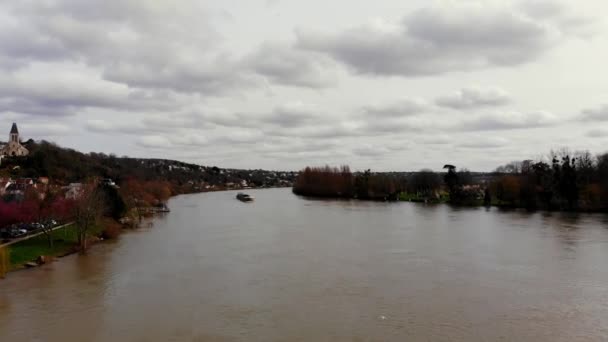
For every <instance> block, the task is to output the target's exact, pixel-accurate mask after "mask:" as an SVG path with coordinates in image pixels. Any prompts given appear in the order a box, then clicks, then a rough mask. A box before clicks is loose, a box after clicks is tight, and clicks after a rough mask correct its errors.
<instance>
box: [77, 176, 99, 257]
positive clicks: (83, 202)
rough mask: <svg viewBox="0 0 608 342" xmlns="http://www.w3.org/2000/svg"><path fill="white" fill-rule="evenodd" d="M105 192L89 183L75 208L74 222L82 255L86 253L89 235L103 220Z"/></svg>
mask: <svg viewBox="0 0 608 342" xmlns="http://www.w3.org/2000/svg"><path fill="white" fill-rule="evenodd" d="M103 204H104V199H103V192H102V191H101V190H100V189H99V187H98V186H97V184H94V183H89V184H86V185H85V186H84V188H83V191H82V194H81V196H80V198H79V199H78V200H77V201H76V203H75V207H74V220H75V222H74V223H75V224H76V232H77V235H78V245H79V247H80V251H81V252H82V253H85V252H86V249H87V239H88V234H89V232H90V230H91V229H93V228H94V227H95V226H96V225H97V224H98V223H99V220H100V219H101V216H102V214H103V212H104V208H103Z"/></svg>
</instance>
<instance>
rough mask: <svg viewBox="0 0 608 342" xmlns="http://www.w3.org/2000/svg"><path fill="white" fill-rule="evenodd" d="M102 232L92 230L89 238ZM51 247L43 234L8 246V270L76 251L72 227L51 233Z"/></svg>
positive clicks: (100, 230)
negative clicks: (40, 257) (40, 259)
mask: <svg viewBox="0 0 608 342" xmlns="http://www.w3.org/2000/svg"><path fill="white" fill-rule="evenodd" d="M102 230H103V227H102V226H99V227H96V228H95V229H93V230H92V231H91V232H90V234H91V236H98V235H99V234H101V232H102ZM52 234H53V247H49V244H48V238H47V236H46V235H45V234H41V235H38V236H35V237H33V238H31V239H27V240H24V241H21V242H18V243H16V244H14V245H10V246H8V247H6V248H8V253H9V258H10V259H9V260H10V270H16V269H20V268H23V267H24V265H25V264H26V263H28V262H32V261H35V260H36V259H37V258H38V257H39V256H41V255H44V256H47V257H59V256H64V255H67V254H71V253H73V252H75V251H76V250H77V246H78V236H77V234H76V227H75V226H74V225H70V226H67V227H65V228H61V229H58V230H55V231H53V232H52Z"/></svg>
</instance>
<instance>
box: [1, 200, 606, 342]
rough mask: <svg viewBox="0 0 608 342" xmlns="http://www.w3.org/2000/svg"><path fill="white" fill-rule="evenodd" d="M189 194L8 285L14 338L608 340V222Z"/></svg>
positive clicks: (5, 321)
mask: <svg viewBox="0 0 608 342" xmlns="http://www.w3.org/2000/svg"><path fill="white" fill-rule="evenodd" d="M251 194H252V195H254V196H255V197H256V202H254V203H251V204H245V203H241V202H239V201H237V200H235V199H234V196H235V193H232V192H220V193H208V194H198V195H188V196H180V197H177V198H174V199H173V200H172V201H171V202H170V204H169V205H170V207H171V209H172V212H171V213H170V214H168V215H166V216H163V217H160V218H158V219H156V220H155V221H154V225H153V226H152V227H149V228H145V229H140V230H138V231H136V232H132V233H128V234H125V235H123V236H121V238H120V239H119V240H118V241H115V242H111V243H106V244H102V245H98V246H95V247H93V249H92V250H91V251H90V252H89V254H88V255H87V256H69V257H66V258H63V259H61V260H60V261H58V262H56V263H53V264H51V265H46V266H44V267H41V268H39V269H36V270H27V271H20V272H15V273H12V274H9V276H8V278H7V279H4V280H0V341H62V342H63V341H188V340H193V341H607V340H608V266H607V265H608V220H607V219H606V217H605V216H602V215H576V214H563V213H526V212H520V211H499V210H496V209H491V210H487V209H483V208H473V209H471V208H468V209H455V208H451V207H449V206H445V205H439V206H425V205H421V204H412V203H371V202H356V201H320V200H306V199H302V198H298V197H296V196H294V195H292V194H291V192H290V191H289V190H288V189H275V190H259V191H251Z"/></svg>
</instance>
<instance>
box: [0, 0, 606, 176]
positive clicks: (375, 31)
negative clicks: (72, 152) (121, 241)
mask: <svg viewBox="0 0 608 342" xmlns="http://www.w3.org/2000/svg"><path fill="white" fill-rule="evenodd" d="M355 3H356V4H355ZM606 13H608V3H607V2H606V1H604V0H595V1H591V0H580V1H576V2H575V1H563V2H560V1H546V0H542V1H533V0H529V1H507V0H505V1H498V0H497V1H473V0H461V1H436V2H434V1H429V0H422V1H415V0H409V1H403V0H375V1H365V2H363V1H361V2H354V1H352V0H331V1H327V0H323V1H321V0H307V1H301V0H297V1H296V0H240V1H236V0H222V1H203V0H182V1H169V0H149V1H143V0H139V1H135V0H87V1H83V0H44V1H43V0H19V1H14V0H10V1H4V0H0V133H1V132H6V134H7V137H8V132H9V130H10V126H11V123H12V122H13V121H16V122H17V123H18V124H19V127H20V131H21V133H22V135H23V138H24V139H28V138H34V139H36V140H39V139H47V140H51V141H55V142H57V143H58V144H60V145H62V146H67V147H72V148H75V149H78V150H81V151H83V152H89V151H97V152H105V153H115V154H117V155H120V156H122V155H129V156H134V157H160V158H169V159H178V160H183V161H189V162H195V163H199V164H203V165H218V166H221V167H236V168H266V169H282V170H297V169H301V168H302V167H304V166H306V165H322V164H325V163H329V164H332V165H338V164H349V165H351V167H352V168H353V169H363V168H372V169H373V170H418V169H420V168H432V169H436V170H438V169H440V168H441V166H443V164H445V163H452V164H455V165H457V166H459V167H467V168H470V169H473V170H480V171H483V170H492V169H494V168H495V167H496V166H498V165H500V164H504V163H506V162H508V161H511V160H521V159H527V158H537V157H538V156H540V155H541V154H545V153H547V152H548V151H549V150H550V149H552V148H560V147H563V146H567V147H570V148H571V149H573V150H577V149H589V150H591V151H592V152H594V153H599V152H605V151H606V150H608V76H607V75H608V72H607V71H606V65H607V64H608V63H607V61H608V25H607V22H606V15H605V14H606ZM2 140H6V138H2Z"/></svg>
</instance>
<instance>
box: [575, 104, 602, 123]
mask: <svg viewBox="0 0 608 342" xmlns="http://www.w3.org/2000/svg"><path fill="white" fill-rule="evenodd" d="M581 119H582V120H583V121H608V104H606V105H602V106H600V107H598V108H593V109H585V110H583V112H582V114H581Z"/></svg>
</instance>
